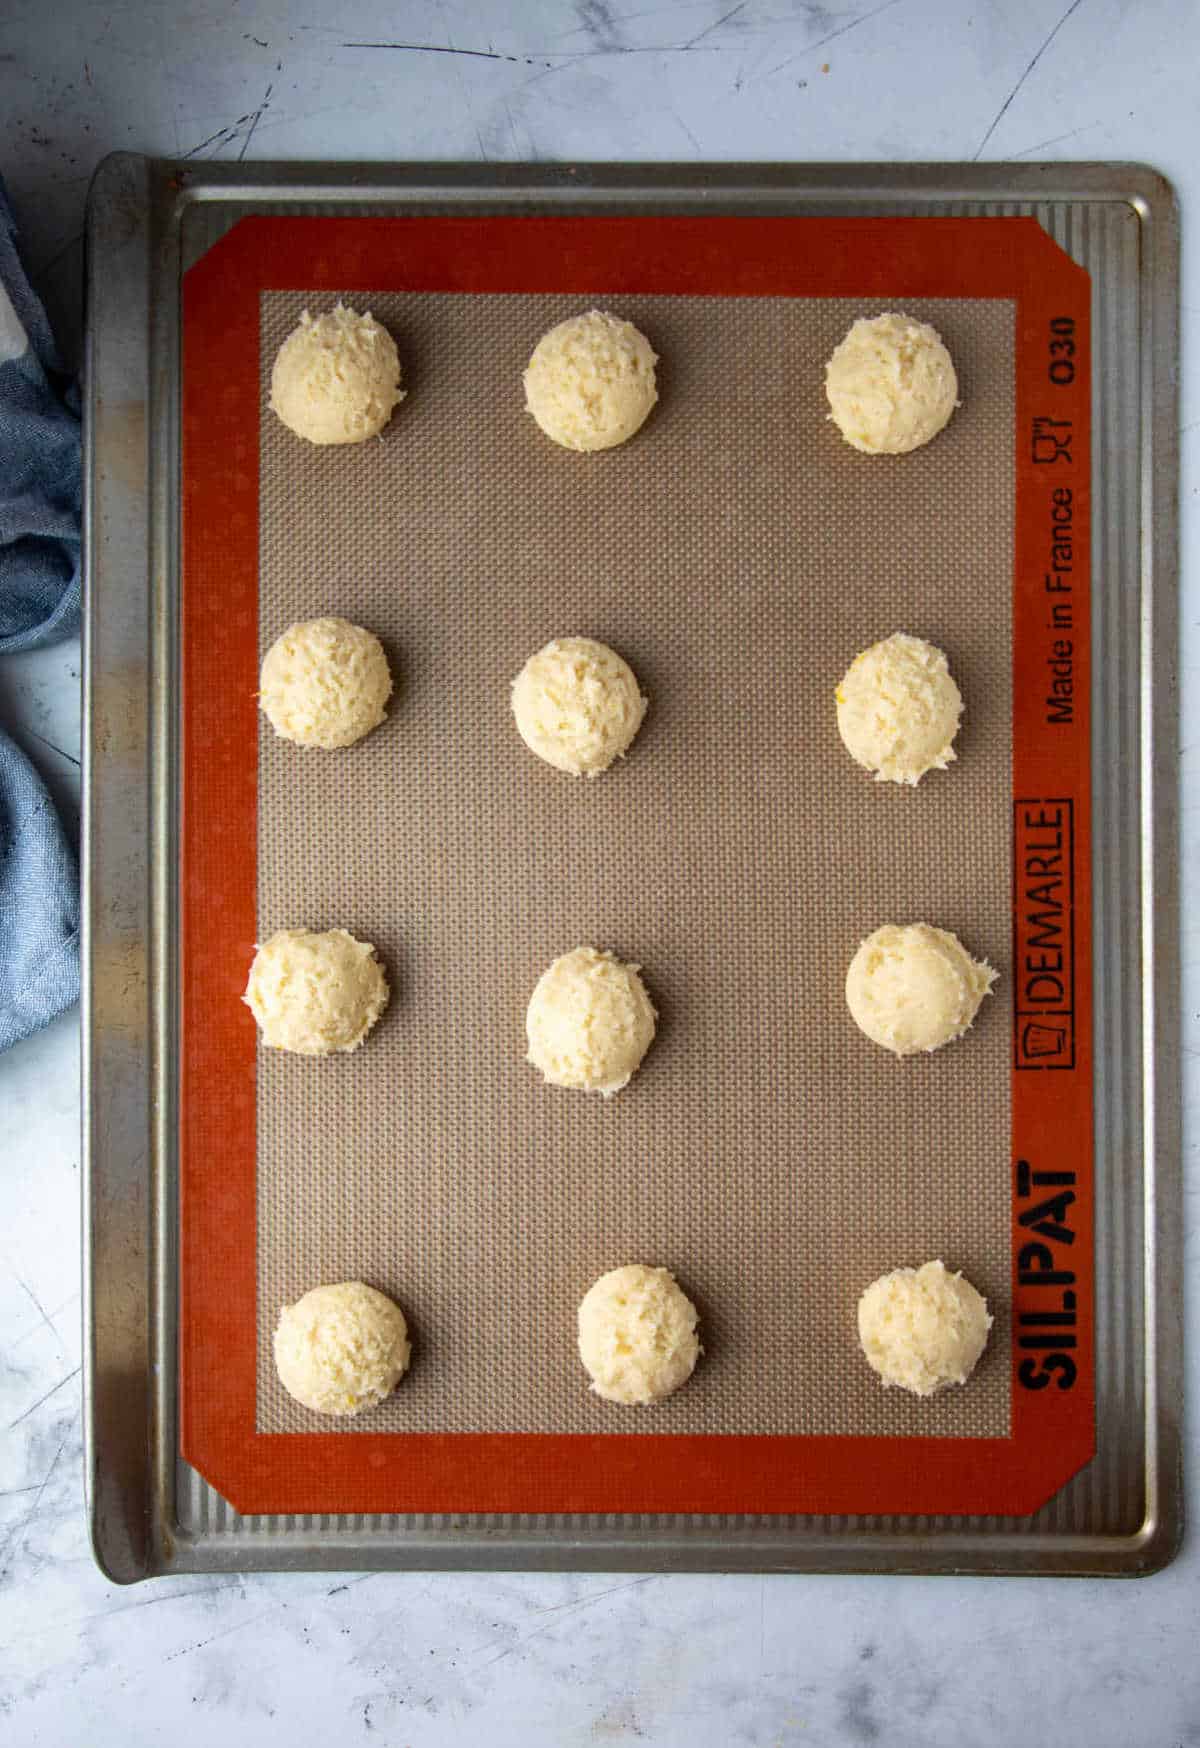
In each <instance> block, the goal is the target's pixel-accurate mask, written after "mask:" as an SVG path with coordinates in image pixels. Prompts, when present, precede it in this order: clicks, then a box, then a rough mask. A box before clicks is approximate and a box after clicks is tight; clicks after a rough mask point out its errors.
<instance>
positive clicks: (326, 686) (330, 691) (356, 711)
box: [259, 619, 392, 747]
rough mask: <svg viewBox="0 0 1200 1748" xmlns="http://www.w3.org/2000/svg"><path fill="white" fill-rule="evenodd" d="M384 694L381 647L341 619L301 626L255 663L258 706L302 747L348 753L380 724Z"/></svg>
mask: <svg viewBox="0 0 1200 1748" xmlns="http://www.w3.org/2000/svg"><path fill="white" fill-rule="evenodd" d="M391 691H392V676H391V674H390V673H389V672H388V664H387V657H386V656H385V655H384V653H383V645H382V644H381V643H380V641H379V639H378V638H377V637H373V636H372V635H371V633H370V632H369V631H364V630H363V628H362V626H361V625H351V624H350V622H349V620H348V619H307V620H305V621H304V622H303V623H301V624H299V625H289V627H288V629H287V630H286V631H285V632H284V633H283V635H282V637H279V638H277V639H276V640H275V642H274V643H273V644H272V645H271V647H270V649H269V650H268V651H267V653H266V655H265V656H264V657H263V665H262V674H261V676H260V678H259V703H260V704H261V706H262V708H263V710H264V712H265V713H266V715H267V717H268V719H269V721H270V723H271V726H272V727H273V728H274V730H275V733H276V734H277V735H280V736H281V737H282V738H283V739H284V740H294V741H296V742H297V743H298V744H299V745H300V746H302V747H348V746H352V745H353V744H354V742H355V741H356V740H361V739H362V737H363V735H364V734H369V733H370V732H371V730H372V729H373V728H378V727H379V724H380V723H381V722H382V721H383V717H384V710H383V707H384V705H385V704H386V703H387V701H388V699H389V697H390V696H391Z"/></svg>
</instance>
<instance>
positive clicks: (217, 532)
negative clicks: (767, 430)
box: [180, 215, 1094, 1515]
mask: <svg viewBox="0 0 1200 1748" xmlns="http://www.w3.org/2000/svg"><path fill="white" fill-rule="evenodd" d="M346 287H359V288H367V287H370V288H378V289H379V290H381V291H385V290H386V291H406V290H407V291H422V292H426V291H436V292H479V293H488V292H568V293H575V294H578V296H579V297H580V299H581V301H584V302H587V301H595V300H597V299H600V298H604V299H613V300H619V298H620V297H621V296H622V294H624V293H672V292H673V293H677V294H693V295H697V294H698V295H707V296H713V295H725V296H730V297H764V296H785V297H852V298H856V299H857V298H861V299H862V300H863V302H864V305H865V306H867V307H868V308H869V307H871V306H872V305H874V306H876V307H878V306H880V305H882V307H884V308H886V307H889V306H892V307H894V306H896V305H897V304H899V305H903V303H904V301H905V300H906V299H910V298H918V297H942V298H946V297H990V298H997V297H1004V298H1012V299H1014V300H1015V302H1016V308H1017V342H1016V347H1017V443H1016V469H1017V480H1016V505H1017V510H1016V518H1017V528H1016V541H1015V564H1014V579H1013V583H1014V609H1013V627H1014V657H1013V662H1014V668H1013V672H1014V711H1013V795H1014V798H1015V800H1014V812H1013V829H1014V881H1015V885H1014V936H1013V960H1012V963H1011V965H1010V966H1009V967H1008V968H1006V972H1007V978H1008V981H1009V983H1010V986H1011V987H1012V988H1013V990H1014V1028H1013V1037H1014V1057H1013V1073H1012V1136H1013V1167H1012V1169H1013V1277H1012V1330H1013V1338H1012V1349H1013V1351H1012V1367H1013V1379H1012V1417H1011V1434H1010V1436H1009V1437H1008V1438H1006V1439H934V1438H893V1439H885V1438H842V1437H774V1436H771V1437H766V1436H762V1437H756V1436H729V1435H700V1436H693V1435H662V1434H647V1433H641V1432H639V1433H633V1434H609V1433H606V1434H601V1435H596V1436H591V1435H580V1434H567V1435H560V1434H553V1435H551V1434H526V1433H512V1434H493V1433H486V1434H485V1433H447V1434H427V1433H426V1434H415V1433H411V1434H405V1433H399V1434H397V1433H387V1434H373V1433H367V1432H364V1433H359V1432H356V1433H354V1434H353V1436H348V1435H346V1434H339V1433H332V1432H331V1433H325V1432H319V1433H301V1434H281V1433H274V1434H269V1433H259V1432H256V1431H255V1424H254V1423H255V1146H256V1141H255V1051H256V1039H257V1035H256V1031H255V1027H254V1022H253V1020H252V1018H251V1016H250V1014H249V1013H248V1011H247V1010H246V1008H245V1007H244V1006H243V1005H242V1003H241V1001H240V1000H239V999H238V998H239V997H240V995H241V993H242V989H243V986H244V984H245V979H246V969H247V966H248V964H249V962H250V958H251V956H252V953H253V949H254V942H255V856H256V784H257V746H258V725H257V718H256V704H255V689H256V684H257V678H258V673H257V668H258V652H257V612H258V574H257V563H258V448H259V356H258V351H259V294H260V292H262V291H267V290H293V289H303V290H306V291H307V290H311V291H312V292H313V293H314V294H319V293H321V292H338V291H341V290H343V289H344V288H346ZM1089 310H1090V282H1089V279H1088V276H1087V274H1086V273H1085V272H1084V271H1083V269H1082V268H1080V267H1078V266H1076V265H1075V264H1074V263H1073V262H1071V261H1070V260H1069V259H1068V257H1067V256H1066V255H1065V254H1064V253H1063V252H1062V251H1061V250H1060V249H1059V248H1058V247H1057V245H1056V244H1055V243H1053V242H1052V240H1051V239H1050V238H1049V237H1048V236H1047V235H1046V234H1045V232H1044V231H1043V230H1042V229H1041V228H1040V226H1039V225H1038V224H1037V223H1036V221H1035V220H1033V219H1030V218H1008V219H1004V218H1002V219H991V218H975V219H971V218H965V219H964V218H937V217H929V218H862V219H857V218H788V217H781V218H735V217H726V216H713V217H696V218H685V217H667V216H654V217H625V216H612V215H603V216H594V217H593V216H588V217H579V216H571V217H561V216H546V217H473V218H471V217H467V218H464V217H412V218H333V217H329V218H320V217H318V218H299V217H297V218H271V217H255V218H245V219H243V220H241V222H240V223H238V224H237V225H235V226H234V227H233V229H232V230H231V231H230V232H229V233H228V235H227V236H225V237H224V238H223V239H222V240H221V241H220V242H218V243H216V244H215V245H214V246H213V247H212V248H211V249H210V250H209V251H208V252H207V253H206V254H205V255H204V256H203V258H202V259H201V260H200V261H198V262H197V263H196V265H195V266H193V267H192V268H191V269H190V271H189V272H188V273H187V275H186V277H185V280H184V287H183V500H182V501H183V585H182V600H183V606H182V625H183V700H184V708H183V835H182V850H181V869H182V882H181V887H182V909H183V915H182V955H183V1001H182V1023H183V1030H182V1064H181V1084H182V1098H181V1118H180V1294H181V1297H180V1402H181V1426H182V1446H183V1453H184V1455H185V1457H186V1458H187V1459H188V1461H189V1462H190V1463H191V1464H192V1465H193V1466H194V1467H195V1468H197V1469H198V1470H199V1471H200V1473H201V1474H202V1475H204V1476H205V1478H206V1479H207V1480H208V1481H210V1482H211V1483H212V1485H213V1486H214V1487H216V1488H217V1489H218V1490H219V1491H220V1492H221V1493H223V1494H224V1495H225V1496H226V1497H227V1498H228V1499H229V1500H230V1501H231V1502H232V1503H233V1504H234V1505H235V1506H236V1507H237V1508H238V1509H239V1510H240V1511H243V1512H313V1511H328V1512H406V1511H418V1512H454V1513H459V1512H575V1511H579V1512H850V1513H920V1514H925V1513H932V1514H936V1513H955V1514H958V1513H967V1514H981V1513H987V1514H1001V1515H1019V1514H1025V1513H1029V1512H1031V1511H1033V1510H1035V1509H1036V1508H1037V1507H1039V1506H1040V1505H1042V1504H1044V1503H1045V1501H1046V1500H1047V1499H1049V1498H1050V1497H1051V1495H1052V1494H1053V1493H1054V1492H1055V1491H1057V1489H1058V1488H1059V1487H1061V1486H1062V1485H1063V1483H1064V1482H1065V1481H1067V1480H1068V1479H1069V1478H1070V1476H1071V1475H1072V1474H1074V1473H1075V1472H1076V1471H1077V1470H1078V1469H1079V1468H1080V1467H1081V1466H1082V1465H1083V1464H1084V1463H1085V1462H1087V1460H1088V1459H1089V1458H1090V1456H1091V1455H1092V1453H1093V1450H1094V1383H1093V1353H1092V1322H1093V1318H1092V1209H1091V1186H1092V1092H1091V1089H1092V1050H1091V1012H1090V1009H1091V940H1090V930H1091V885H1090V872H1091V869H1090V863H1091V833H1090V811H1089V810H1090V791H1089V721H1088V703H1089V696H1090V679H1089V627H1090V620H1089V568H1088V534H1089V523H1090V508H1089V500H1090V478H1091V475H1090V464H1089V453H1088V438H1089V413H1090V399H1089V384H1090V349H1089V339H1088V331H1089ZM1055 340H1058V341H1060V342H1062V341H1067V342H1068V343H1067V344H1059V345H1058V346H1057V347H1055V348H1054V349H1053V350H1052V349H1051V343H1052V341H1055ZM1072 347H1073V348H1074V350H1073V352H1072ZM817 362H818V363H819V361H817ZM1068 379H1069V380H1068ZM1056 494H1057V495H1056ZM1056 530H1057V531H1058V533H1057V535H1056ZM961 538H962V539H963V540H964V541H968V540H969V539H970V538H971V535H970V530H969V529H964V530H962V531H961ZM1056 609H1057V614H1056ZM1056 642H1057V643H1058V644H1059V645H1060V650H1059V651H1056V650H1055V647H1054V646H1055V644H1056ZM1068 644H1069V649H1068V650H1067V651H1066V652H1065V653H1063V652H1062V650H1061V646H1062V645H1068ZM1056 662H1057V663H1059V664H1060V666H1059V667H1057V668H1056V667H1055V666H1054V665H1053V664H1054V663H1056ZM1068 679H1069V680H1071V681H1073V685H1074V694H1073V698H1072V701H1071V702H1072V710H1071V713H1070V715H1071V720H1070V721H1069V722H1059V723H1051V722H1050V721H1049V720H1048V718H1049V716H1050V715H1051V713H1052V711H1053V710H1054V708H1055V706H1054V705H1053V704H1052V703H1051V702H1050V700H1052V699H1053V698H1056V697H1059V696H1065V687H1064V686H1063V685H1062V684H1060V685H1059V686H1058V688H1057V690H1056V689H1055V687H1054V682H1055V681H1056V680H1057V681H1059V682H1064V681H1067V680H1068Z"/></svg>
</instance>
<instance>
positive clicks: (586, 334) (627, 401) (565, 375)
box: [525, 310, 658, 450]
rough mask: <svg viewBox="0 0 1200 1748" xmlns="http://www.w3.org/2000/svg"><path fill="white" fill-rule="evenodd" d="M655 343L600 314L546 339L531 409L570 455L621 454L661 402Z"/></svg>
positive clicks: (531, 371) (534, 372) (533, 363)
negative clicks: (622, 445)
mask: <svg viewBox="0 0 1200 1748" xmlns="http://www.w3.org/2000/svg"><path fill="white" fill-rule="evenodd" d="M657 362H658V359H657V356H656V354H655V353H654V352H653V351H652V350H651V347H650V342H649V341H648V340H647V338H646V336H645V335H644V334H641V333H639V332H638V330H637V329H636V328H635V327H634V325H633V323H632V322H623V321H621V319H620V318H619V317H618V316H609V315H603V314H602V313H601V312H600V311H599V310H592V311H591V312H590V313H589V314H588V315H586V316H571V317H569V318H568V320H567V321H565V322H559V324H558V326H557V327H556V328H551V330H550V332H549V333H548V334H544V335H543V336H542V338H541V339H540V340H539V341H538V343H537V345H536V346H535V347H534V350H533V356H532V358H531V359H530V360H529V365H528V368H527V369H526V371H525V405H526V406H527V407H528V409H529V411H530V412H531V413H532V414H533V416H534V418H535V419H536V420H537V422H538V424H539V425H540V426H541V428H542V430H543V431H544V432H545V433H546V435H547V437H552V438H553V439H554V441H555V442H556V443H561V444H562V446H563V448H564V449H579V450H595V449H613V448H615V446H616V445H617V444H618V443H624V442H626V441H627V439H628V438H630V437H632V436H633V434H634V432H635V431H639V430H640V429H641V427H642V426H643V425H644V424H645V422H646V419H647V417H648V415H649V413H650V409H651V407H653V405H654V403H655V401H656V400H657V399H658V390H657V388H656V387H655V385H654V366H655V364H656V363H657Z"/></svg>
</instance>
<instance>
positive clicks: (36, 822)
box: [0, 729, 79, 1050]
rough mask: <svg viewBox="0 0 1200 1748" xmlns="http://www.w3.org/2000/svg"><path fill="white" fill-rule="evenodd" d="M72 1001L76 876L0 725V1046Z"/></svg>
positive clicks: (34, 781)
mask: <svg viewBox="0 0 1200 1748" xmlns="http://www.w3.org/2000/svg"><path fill="white" fill-rule="evenodd" d="M78 1000H79V873H78V870H77V869H76V866H75V857H74V856H73V855H72V853H71V847H70V845H69V844H68V843H67V840H66V836H65V835H64V833H63V829H62V826H61V825H60V824H59V821H58V815H57V814H56V813H55V811H54V803H53V802H52V801H51V799H50V797H49V795H47V793H46V790H45V787H44V786H43V784H42V780H41V778H40V777H39V776H38V774H37V772H36V771H35V770H34V768H33V766H32V765H31V764H30V763H29V760H28V759H27V758H26V757H25V755H24V753H23V752H21V750H20V748H19V747H16V746H14V745H13V743H12V741H11V740H10V739H9V738H8V736H7V735H6V734H5V733H4V731H3V729H0V1050H7V1049H8V1047H9V1045H10V1044H16V1043H17V1042H18V1041H19V1040H20V1039H21V1038H27V1037H28V1036H29V1034H30V1033H31V1032H36V1031H37V1030H38V1028H39V1027H41V1026H45V1025H47V1024H48V1023H49V1022H50V1021H51V1020H52V1019H53V1018H54V1016H55V1015H56V1014H61V1013H62V1012H63V1010H64V1009H65V1008H69V1007H70V1006H71V1004H72V1002H76V1001H78Z"/></svg>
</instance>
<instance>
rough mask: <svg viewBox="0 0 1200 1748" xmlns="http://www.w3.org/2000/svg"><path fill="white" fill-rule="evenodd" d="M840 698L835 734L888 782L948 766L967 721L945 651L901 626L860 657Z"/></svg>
mask: <svg viewBox="0 0 1200 1748" xmlns="http://www.w3.org/2000/svg"><path fill="white" fill-rule="evenodd" d="M835 696H836V698H837V724H838V733H839V734H840V735H841V737H842V740H843V741H844V742H845V746H846V751H847V752H848V753H849V754H850V757H851V758H852V759H855V760H857V762H858V763H859V764H860V765H864V766H865V767H866V769H867V770H868V771H874V773H875V776H876V777H877V778H878V779H880V780H884V779H886V780H887V782H889V783H913V784H915V783H918V782H920V780H921V778H922V777H923V776H924V775H925V773H926V771H944V770H945V769H946V766H947V765H948V764H949V763H950V761H951V759H953V757H954V747H953V745H952V742H953V740H954V737H955V735H956V734H957V733H958V725H959V723H960V721H961V720H962V708H963V701H962V694H961V693H960V692H959V689H958V687H957V686H956V685H955V684H954V681H953V679H952V678H951V674H950V668H949V665H948V663H947V661H946V658H945V656H944V655H943V654H942V652H941V650H940V649H935V648H934V646H933V644H931V643H925V642H924V641H923V640H922V639H921V638H919V637H906V636H905V635H904V633H903V632H902V631H898V632H897V633H896V635H895V636H894V637H888V638H885V639H884V640H883V642H882V643H873V644H872V645H871V647H870V649H864V650H863V652H862V654H861V655H857V656H855V658H854V660H853V661H852V662H851V663H850V666H849V668H848V669H847V670H846V673H845V676H844V678H843V680H842V683H841V685H840V686H839V687H838V688H837V692H836V694H835Z"/></svg>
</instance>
